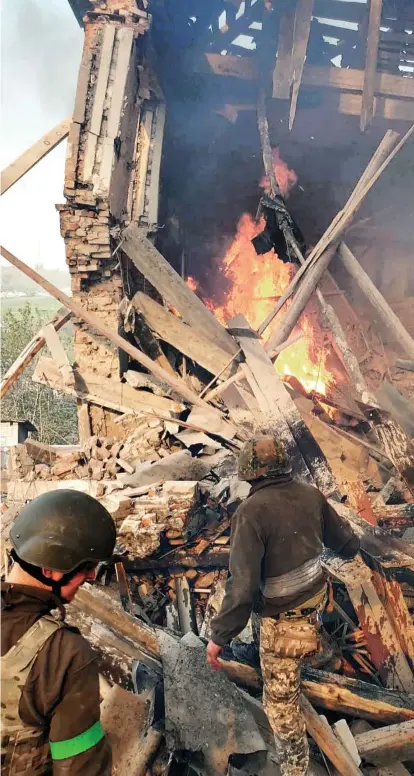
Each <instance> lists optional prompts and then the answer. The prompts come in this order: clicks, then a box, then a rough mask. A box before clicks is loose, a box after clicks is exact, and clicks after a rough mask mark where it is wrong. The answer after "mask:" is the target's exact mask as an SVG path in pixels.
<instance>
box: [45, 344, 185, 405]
mask: <svg viewBox="0 0 414 776" xmlns="http://www.w3.org/2000/svg"><path fill="white" fill-rule="evenodd" d="M74 375H75V383H74V385H73V386H70V385H66V384H65V382H64V380H63V378H62V375H61V373H60V371H59V367H58V365H57V364H56V363H55V362H54V361H53V359H51V358H45V357H42V358H40V360H39V363H38V364H37V366H36V370H35V373H34V375H33V380H34V382H37V383H42V384H43V385H48V386H49V387H50V388H53V389H54V390H60V391H62V392H63V393H66V394H68V395H70V396H75V397H76V398H78V399H83V400H84V401H89V402H91V403H92V404H98V405H99V406H102V407H107V408H108V409H115V410H116V411H118V412H128V411H131V410H132V411H134V410H135V411H136V412H139V411H140V410H144V411H145V410H146V411H150V412H151V410H154V411H159V412H167V413H168V412H172V413H179V412H182V410H183V409H184V408H185V405H184V404H181V403H180V402H175V401H173V400H172V399H168V398H165V397H164V396H156V395H155V394H153V393H150V392H149V391H140V390H136V389H135V388H133V387H132V386H131V385H128V384H126V383H121V382H119V381H118V380H114V379H108V378H105V377H102V376H101V375H99V374H97V373H93V372H89V373H88V372H82V374H80V373H78V372H76V371H75V372H74Z"/></svg>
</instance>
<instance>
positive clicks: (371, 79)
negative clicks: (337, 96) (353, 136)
mask: <svg viewBox="0 0 414 776" xmlns="http://www.w3.org/2000/svg"><path fill="white" fill-rule="evenodd" d="M381 11H382V0H371V2H370V8H369V23H368V40H367V51H366V58H365V75H364V88H363V91H362V109H361V121H360V127H361V132H365V130H366V128H367V127H368V126H369V124H370V122H371V119H372V117H373V115H374V91H375V79H376V74H377V59H378V44H379V39H380V26H381Z"/></svg>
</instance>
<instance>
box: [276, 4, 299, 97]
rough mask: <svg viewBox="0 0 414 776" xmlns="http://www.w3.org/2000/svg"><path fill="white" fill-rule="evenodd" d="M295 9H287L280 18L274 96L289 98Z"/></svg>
mask: <svg viewBox="0 0 414 776" xmlns="http://www.w3.org/2000/svg"><path fill="white" fill-rule="evenodd" d="M294 20H295V12H294V9H292V10H290V11H285V12H284V13H283V14H282V16H281V19H280V28H279V41H278V45H277V60H276V67H275V69H274V71H273V97H275V98H278V99H279V100H288V99H289V96H290V85H291V73H292V45H293V27H294Z"/></svg>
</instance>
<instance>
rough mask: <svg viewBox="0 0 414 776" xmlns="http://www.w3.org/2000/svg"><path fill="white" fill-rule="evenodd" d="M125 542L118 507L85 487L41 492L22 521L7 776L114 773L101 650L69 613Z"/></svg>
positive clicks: (6, 613) (9, 585) (14, 573)
mask: <svg viewBox="0 0 414 776" xmlns="http://www.w3.org/2000/svg"><path fill="white" fill-rule="evenodd" d="M115 538H116V531H115V525H114V522H113V520H112V518H111V515H110V514H109V512H107V510H106V509H105V508H104V507H103V506H102V505H101V504H99V502H98V501H96V500H95V499H94V498H91V497H90V496H87V495H86V494H84V493H79V492H78V491H75V490H58V491H54V492H52V493H46V494H44V495H43V496H40V497H39V498H37V499H35V500H34V501H32V502H31V503H30V504H27V505H26V506H25V507H23V509H22V510H21V512H20V514H19V515H18V517H17V518H16V520H15V522H14V523H13V525H12V528H11V531H10V540H11V543H12V546H13V550H12V558H13V560H14V565H13V568H12V569H11V572H10V574H9V576H8V581H7V582H6V583H2V631H1V654H2V658H1V663H2V665H1V700H2V703H1V721H2V739H1V774H2V776H15V774H21V773H24V774H25V776H32V774H33V776H34V774H36V776H45V775H46V774H47V775H49V774H53V776H61V775H62V776H63V774H71V776H76V774H83V775H85V774H88V776H109V774H110V773H111V753H110V749H109V746H108V744H107V742H106V740H105V737H104V732H103V730H102V727H101V723H100V721H99V716H100V708H99V680H98V669H97V666H96V662H95V655H94V653H93V652H92V650H91V648H90V647H89V645H88V643H87V642H86V641H85V639H84V638H83V637H82V636H81V635H80V633H79V631H78V630H77V629H76V628H70V627H69V626H66V625H65V624H64V622H63V619H64V615H65V609H64V604H65V603H69V602H70V601H71V600H72V599H73V598H74V596H75V595H76V592H77V590H78V588H79V587H80V585H82V583H83V582H85V581H86V580H93V579H94V578H95V569H96V566H97V565H98V562H99V561H103V560H108V559H109V558H110V557H111V556H112V553H113V549H114V546H115ZM54 609H56V610H58V611H59V612H60V617H61V619H58V617H54V616H52V615H51V610H54Z"/></svg>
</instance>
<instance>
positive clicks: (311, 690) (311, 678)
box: [301, 666, 414, 725]
mask: <svg viewBox="0 0 414 776" xmlns="http://www.w3.org/2000/svg"><path fill="white" fill-rule="evenodd" d="M301 686H302V691H303V692H304V693H305V695H306V697H307V698H308V699H309V700H310V701H311V703H312V704H313V705H314V706H317V707H318V708H322V709H326V710H327V711H335V712H336V713H337V714H346V715H348V716H350V717H361V719H367V720H369V721H371V722H376V723H377V724H378V723H380V724H388V725H391V724H395V723H397V722H406V721H408V720H414V695H413V694H409V693H403V692H400V691H397V690H389V689H387V688H383V687H379V686H378V685H376V684H371V682H362V681H360V680H359V679H351V678H350V677H347V676H341V675H339V674H334V673H330V672H328V671H323V670H322V671H320V670H318V669H316V668H311V667H310V666H304V667H303V668H302V685H301Z"/></svg>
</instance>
